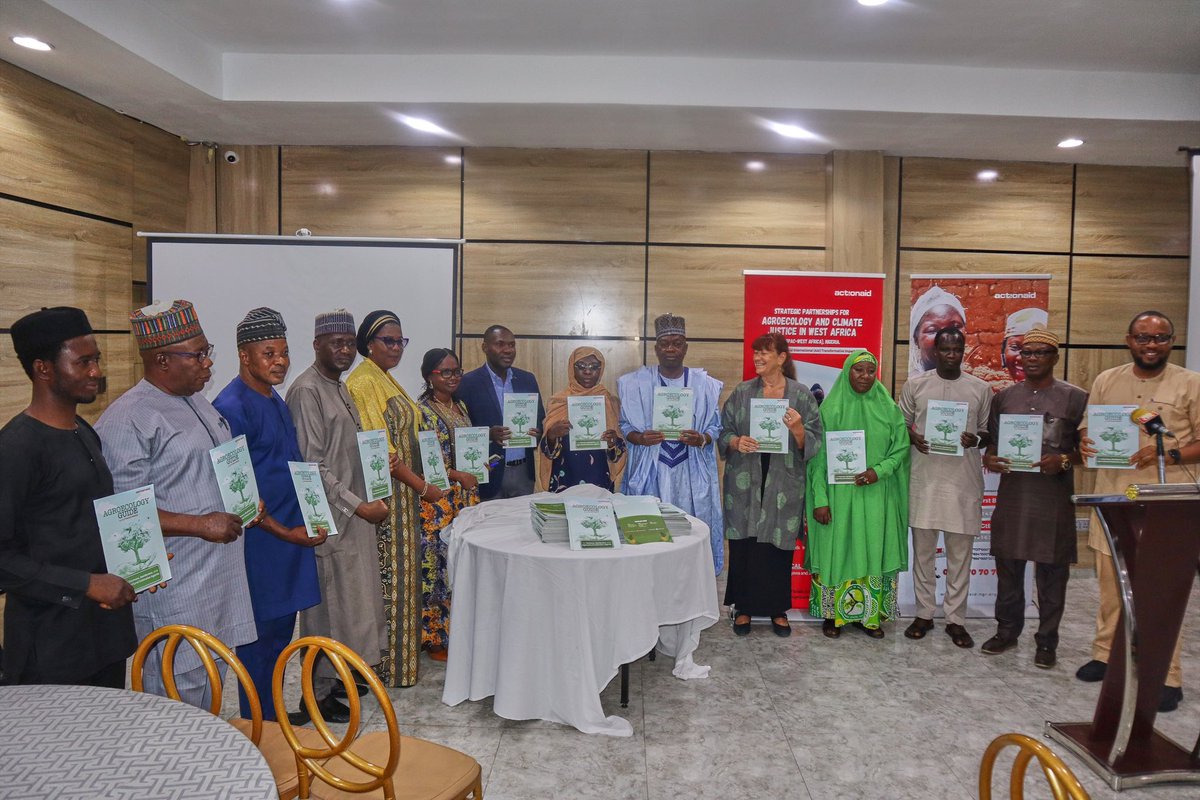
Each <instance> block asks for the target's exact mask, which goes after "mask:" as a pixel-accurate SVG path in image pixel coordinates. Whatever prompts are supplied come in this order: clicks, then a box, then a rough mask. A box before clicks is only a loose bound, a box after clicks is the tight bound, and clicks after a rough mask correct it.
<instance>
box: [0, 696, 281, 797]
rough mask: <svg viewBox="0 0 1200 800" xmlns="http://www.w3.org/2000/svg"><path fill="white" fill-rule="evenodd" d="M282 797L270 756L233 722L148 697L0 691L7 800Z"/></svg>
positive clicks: (1, 775)
mask: <svg viewBox="0 0 1200 800" xmlns="http://www.w3.org/2000/svg"><path fill="white" fill-rule="evenodd" d="M151 797H153V798H198V797H213V798H215V797H219V798H222V800H242V799H243V798H244V799H245V800H273V798H276V797H278V793H277V792H276V789H275V780H274V779H273V778H272V777H271V769H270V767H268V766H267V762H266V759H264V758H263V756H262V754H261V753H260V752H258V749H257V748H256V747H255V746H254V744H253V743H252V742H251V741H250V740H249V739H247V738H246V737H245V736H244V735H242V733H241V732H239V731H238V730H237V729H236V728H234V727H233V726H232V725H230V724H229V723H227V722H225V721H224V720H222V719H220V718H219V717H214V716H213V715H212V714H209V713H208V712H207V711H201V710H200V709H198V708H193V707H192V706H189V705H185V704H184V703H180V702H178V701H176V700H168V699H167V698H165V697H158V696H156V695H151V694H140V693H136V692H127V691H123V690H120V689H102V688H98V687H94V686H0V799H2V800H9V798H12V800H17V798H20V800H39V799H40V798H46V799H47V800H49V799H50V798H54V800H76V799H78V800H96V798H106V800H120V799H123V798H129V800H135V799H136V800H145V799H146V798H151Z"/></svg>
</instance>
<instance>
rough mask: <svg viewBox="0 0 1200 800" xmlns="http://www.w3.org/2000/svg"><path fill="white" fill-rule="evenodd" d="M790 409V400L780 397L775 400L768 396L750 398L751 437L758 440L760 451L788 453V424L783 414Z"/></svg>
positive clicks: (789, 436) (789, 435)
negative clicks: (785, 422) (784, 421)
mask: <svg viewBox="0 0 1200 800" xmlns="http://www.w3.org/2000/svg"><path fill="white" fill-rule="evenodd" d="M787 409H788V401H787V400H784V399H782V398H780V399H779V400H773V399H771V398H768V397H752V398H750V434H749V435H750V438H752V439H755V440H757V441H758V452H760V453H786V452H787V451H788V439H790V438H791V434H790V433H788V429H787V425H784V424H783V415H784V413H785V412H786V411H787Z"/></svg>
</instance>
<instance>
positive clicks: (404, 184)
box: [280, 147, 462, 239]
mask: <svg viewBox="0 0 1200 800" xmlns="http://www.w3.org/2000/svg"><path fill="white" fill-rule="evenodd" d="M282 150H283V153H282V173H281V177H282V180H281V184H282V186H281V189H280V191H281V194H282V205H283V218H282V226H281V227H282V230H283V231H284V232H285V233H292V232H294V231H295V230H297V229H299V228H308V229H309V230H311V231H312V232H313V235H315V236H401V237H412V238H444V239H457V238H459V237H460V236H461V232H460V209H461V207H462V205H461V204H462V183H461V166H460V164H459V163H458V162H457V161H455V162H454V163H447V161H446V159H447V158H448V157H453V158H455V159H457V158H458V157H459V154H460V151H459V149H458V148H456V147H284V148H282Z"/></svg>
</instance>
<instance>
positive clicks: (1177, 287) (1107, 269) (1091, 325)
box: [1070, 256, 1188, 345]
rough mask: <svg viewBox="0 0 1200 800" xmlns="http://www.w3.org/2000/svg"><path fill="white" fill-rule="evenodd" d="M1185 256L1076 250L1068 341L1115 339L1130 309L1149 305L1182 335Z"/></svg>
mask: <svg viewBox="0 0 1200 800" xmlns="http://www.w3.org/2000/svg"><path fill="white" fill-rule="evenodd" d="M1187 273H1188V262H1187V259H1186V258H1178V259H1176V258H1166V259H1164V258H1103V257H1099V256H1076V257H1075V269H1074V274H1075V277H1074V281H1073V283H1072V289H1073V290H1072V296H1071V335H1070V340H1071V342H1072V343H1073V344H1111V345H1121V344H1122V343H1123V342H1124V340H1125V331H1126V330H1127V326H1128V323H1129V320H1131V319H1133V317H1134V315H1135V314H1137V313H1139V312H1141V311H1146V310H1148V309H1154V310H1156V311H1161V312H1163V313H1164V314H1166V315H1167V316H1168V317H1170V318H1171V321H1172V322H1174V323H1175V335H1176V336H1177V337H1179V341H1182V340H1183V339H1184V337H1185V336H1186V335H1187V305H1188V300H1187V286H1188V274H1187Z"/></svg>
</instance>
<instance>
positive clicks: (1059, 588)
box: [996, 558, 1071, 650]
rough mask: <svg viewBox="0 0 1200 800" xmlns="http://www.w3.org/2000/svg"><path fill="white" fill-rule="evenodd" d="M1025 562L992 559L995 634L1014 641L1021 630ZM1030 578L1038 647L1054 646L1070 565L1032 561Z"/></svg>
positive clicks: (1064, 603)
mask: <svg viewBox="0 0 1200 800" xmlns="http://www.w3.org/2000/svg"><path fill="white" fill-rule="evenodd" d="M1025 563H1026V562H1025V561H1024V560H1023V559H1017V558H997V559H996V633H997V635H1000V636H1004V637H1006V638H1009V639H1016V638H1017V637H1018V636H1020V635H1021V629H1022V628H1024V627H1025ZM1033 567H1034V569H1033V578H1034V583H1035V585H1036V586H1037V598H1038V616H1039V617H1040V618H1041V619H1040V620H1039V625H1038V631H1037V634H1036V635H1035V636H1034V639H1035V640H1036V641H1037V646H1038V647H1045V648H1049V649H1051V650H1054V649H1055V648H1057V647H1058V624H1059V623H1060V622H1062V615H1063V608H1064V607H1065V606H1066V601H1067V579H1069V578H1070V577H1071V565H1070V564H1042V563H1039V562H1034V565H1033Z"/></svg>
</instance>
